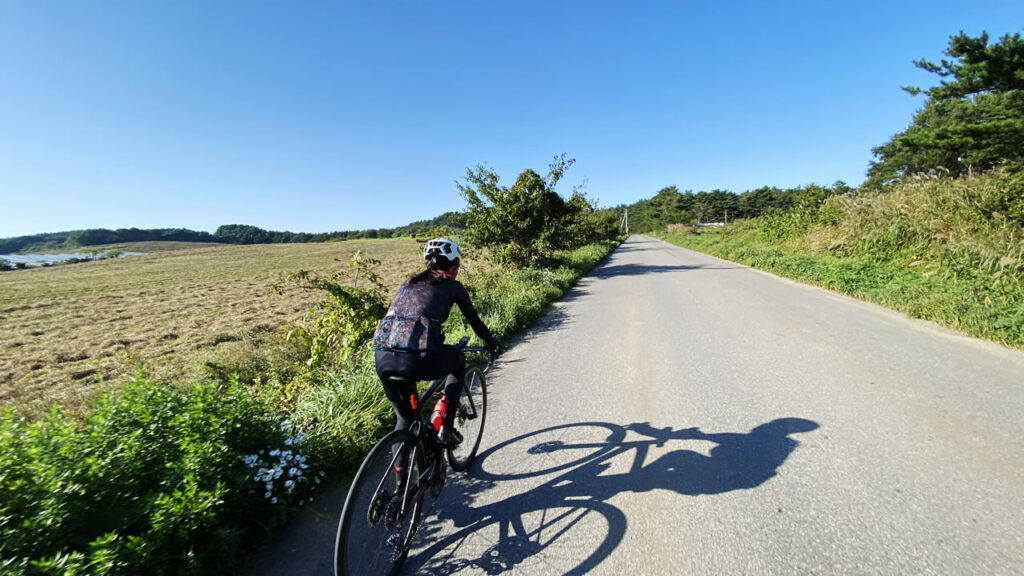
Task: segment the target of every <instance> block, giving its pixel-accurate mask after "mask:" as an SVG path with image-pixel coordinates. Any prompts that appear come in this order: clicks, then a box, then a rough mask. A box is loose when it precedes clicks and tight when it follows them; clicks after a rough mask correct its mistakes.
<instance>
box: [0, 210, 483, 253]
mask: <svg viewBox="0 0 1024 576" xmlns="http://www.w3.org/2000/svg"><path fill="white" fill-rule="evenodd" d="M462 218H463V215H462V214H461V213H458V212H447V213H445V214H442V215H440V216H438V217H436V218H432V219H430V220H419V221H416V222H413V223H411V224H407V225H405V226H401V227H398V228H371V229H367V230H348V231H340V232H324V233H319V234H310V233H306V232H275V231H272V230H264V229H262V228H257V227H256V226H247V225H244V224H226V225H224V226H221V227H219V228H217V231H216V232H214V233H213V234H210V233H209V232H196V231H195V230H187V229H184V228H159V229H153V230H140V229H138V228H119V229H117V230H107V229H105V228H94V229H90V230H73V231H70V232H50V233H46V234H34V235H32V236H18V237H15V238H3V239H0V254H12V253H15V252H29V251H38V250H64V249H70V248H83V247H88V246H101V245H104V244H122V243H125V242H220V243H223V244H277V243H293V242H327V241H329V240H349V239H354V238H391V237H398V236H416V235H420V234H427V233H429V232H431V231H433V230H438V229H449V230H459V229H461V228H464V223H463V219H462Z"/></svg>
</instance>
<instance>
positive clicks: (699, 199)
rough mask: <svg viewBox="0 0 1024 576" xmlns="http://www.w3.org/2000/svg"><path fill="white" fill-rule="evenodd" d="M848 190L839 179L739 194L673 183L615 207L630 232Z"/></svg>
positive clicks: (810, 202)
mask: <svg viewBox="0 0 1024 576" xmlns="http://www.w3.org/2000/svg"><path fill="white" fill-rule="evenodd" d="M852 190H853V188H851V187H850V186H848V185H847V184H846V183H844V182H842V181H837V182H836V183H834V184H832V186H828V187H826V186H818V185H816V184H811V185H808V186H801V187H798V188H788V189H782V188H778V187H775V186H763V187H761V188H758V189H756V190H750V191H747V192H743V193H742V194H736V193H734V192H730V191H728V190H712V191H710V192H696V193H695V192H693V191H692V190H687V191H685V192H680V191H679V188H677V187H676V186H666V187H664V188H662V189H661V190H659V191H658V192H657V194H655V195H654V197H653V198H647V199H645V200H640V201H638V202H634V203H633V204H629V205H625V204H623V205H620V206H618V207H617V208H615V210H616V212H618V213H619V214H624V213H627V212H628V215H629V230H630V231H631V232H653V231H655V230H664V229H665V228H666V227H667V226H668V225H669V224H690V225H694V224H704V223H712V222H729V221H732V220H737V219H740V218H756V217H758V216H761V215H763V214H765V213H768V212H771V211H774V212H787V211H789V210H791V209H793V208H799V207H810V206H817V205H818V204H820V203H821V202H823V201H824V200H825V199H826V198H828V197H829V196H833V195H835V194H847V193H850V192H851V191H852Z"/></svg>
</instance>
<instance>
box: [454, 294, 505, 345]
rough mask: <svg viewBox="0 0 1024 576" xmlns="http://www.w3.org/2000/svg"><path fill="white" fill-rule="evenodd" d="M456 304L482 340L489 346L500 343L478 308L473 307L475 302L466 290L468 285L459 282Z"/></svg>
mask: <svg viewBox="0 0 1024 576" xmlns="http://www.w3.org/2000/svg"><path fill="white" fill-rule="evenodd" d="M455 304H457V305H458V307H459V310H461V311H462V315H463V316H464V317H465V318H466V321H467V322H469V325H470V327H471V328H473V332H476V335H477V336H479V337H480V339H481V340H483V341H484V342H486V343H487V345H488V346H494V345H495V344H497V343H498V340H497V339H496V338H495V337H494V335H493V334H491V331H490V329H489V328H487V325H486V324H484V323H483V321H482V320H480V315H479V314H477V312H476V308H474V307H473V302H472V301H471V300H470V299H469V292H467V291H466V287H465V286H463V285H462V284H459V287H458V289H457V290H456V291H455Z"/></svg>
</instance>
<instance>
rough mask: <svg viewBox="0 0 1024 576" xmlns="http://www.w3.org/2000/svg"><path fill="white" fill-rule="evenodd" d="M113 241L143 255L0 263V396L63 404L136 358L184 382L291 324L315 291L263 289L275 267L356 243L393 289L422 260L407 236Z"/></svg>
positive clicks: (337, 263)
mask: <svg viewBox="0 0 1024 576" xmlns="http://www.w3.org/2000/svg"><path fill="white" fill-rule="evenodd" d="M167 244H171V243H167ZM117 248H119V249H121V250H126V251H139V252H146V253H147V254H145V255H143V256H131V257H126V258H120V259H113V260H102V261H97V262H85V263H79V264H71V265H63V266H54V267H49V268H34V269H27V270H15V271H8V272H3V273H0V352H2V354H0V405H3V406H15V407H17V408H18V410H19V412H22V413H24V414H36V415H38V414H40V413H42V412H43V411H45V410H47V409H48V408H49V406H50V405H52V404H53V403H54V402H57V403H59V404H60V405H61V406H62V407H65V408H67V409H70V410H72V411H74V410H75V409H76V408H78V407H80V406H82V405H83V403H84V402H86V401H87V400H88V399H89V398H90V397H92V396H93V395H94V393H95V392H96V391H97V389H98V388H99V387H101V386H102V383H103V382H116V381H117V380H118V379H119V378H121V377H123V376H125V375H128V374H132V373H134V371H135V370H136V367H137V366H141V367H142V368H143V369H144V370H145V371H146V373H147V374H149V375H151V376H152V377H155V378H157V379H165V380H168V381H171V380H174V381H188V380H190V379H191V378H193V377H195V376H197V375H199V374H200V371H201V369H200V365H201V364H202V362H204V361H205V360H208V359H210V358H215V357H216V356H217V355H218V354H220V353H223V350H224V348H225V347H230V346H232V345H233V344H234V343H238V342H242V341H246V340H252V339H257V340H258V339H260V338H261V337H262V336H263V335H266V334H269V333H272V332H274V331H275V330H276V329H278V328H280V327H282V326H284V325H286V324H290V323H292V322H294V321H295V320H297V319H298V318H299V317H300V316H301V315H302V313H303V312H304V311H305V310H306V308H307V307H308V306H309V304H311V303H312V302H313V301H314V300H315V299H317V298H318V297H319V296H320V294H314V293H304V292H303V291H301V290H299V289H298V288H291V289H289V290H287V291H286V293H285V294H284V295H282V296H274V297H272V298H270V297H268V295H267V294H268V288H269V287H270V286H271V285H273V284H274V283H275V282H278V281H280V280H281V279H282V277H283V276H284V275H286V274H288V273H290V272H295V271H297V270H300V269H305V270H311V271H321V272H328V271H333V270H337V269H340V268H345V267H347V265H348V262H349V260H350V258H351V257H352V254H353V253H355V251H356V250H362V251H364V252H365V253H367V254H369V255H371V256H373V257H375V258H377V259H379V260H381V261H382V262H383V264H382V265H381V266H380V268H379V270H378V272H379V273H380V274H381V276H382V278H383V280H384V282H385V284H386V285H387V286H389V287H392V286H397V284H398V282H399V281H400V279H401V278H402V277H403V276H405V275H408V274H410V273H411V272H414V271H416V270H417V269H418V268H419V266H420V262H421V260H420V258H421V257H420V248H419V244H417V243H416V242H415V241H414V240H411V239H391V240H358V241H348V242H331V243H322V244H273V245H257V246H214V247H202V248H195V247H192V246H190V245H188V244H181V243H174V245H162V244H161V243H146V244H144V245H139V244H126V245H118V246H117ZM167 248H173V249H172V250H166V249H167Z"/></svg>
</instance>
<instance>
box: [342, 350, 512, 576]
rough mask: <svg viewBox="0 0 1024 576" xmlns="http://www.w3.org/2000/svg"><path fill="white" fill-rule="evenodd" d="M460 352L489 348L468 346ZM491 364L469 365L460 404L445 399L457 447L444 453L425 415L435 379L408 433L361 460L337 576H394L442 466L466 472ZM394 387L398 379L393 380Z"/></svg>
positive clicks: (393, 436)
mask: <svg viewBox="0 0 1024 576" xmlns="http://www.w3.org/2000/svg"><path fill="white" fill-rule="evenodd" d="M468 342H469V338H462V339H461V340H459V343H458V344H457V347H458V348H459V349H460V350H462V351H464V352H484V351H487V348H484V347H479V346H468V345H467V344H468ZM493 363H494V354H493V353H491V354H490V357H489V360H488V362H487V364H486V365H484V366H478V365H469V366H468V367H467V368H466V375H465V379H464V380H463V387H462V396H461V398H459V400H458V402H453V401H452V400H451V399H447V408H446V409H447V410H455V429H456V430H457V431H458V432H459V433H460V434H461V435H462V438H463V440H462V442H461V443H460V444H459V445H458V446H455V447H442V446H441V444H440V443H439V442H438V440H437V431H436V430H435V429H434V426H433V425H432V424H431V422H430V420H429V419H428V418H426V417H425V416H424V414H425V412H424V409H425V407H426V406H427V405H428V404H429V402H430V399H431V398H432V397H433V396H434V395H435V394H437V393H438V391H439V390H441V389H442V388H443V386H444V381H445V378H439V379H437V380H435V381H434V382H433V383H432V384H431V385H430V387H429V388H427V390H426V391H425V392H423V394H421V395H419V396H418V397H417V395H415V394H413V395H412V396H411V397H410V403H411V404H412V408H413V410H414V412H415V413H416V415H417V418H415V419H414V420H413V423H412V426H411V427H410V428H409V429H408V430H395V431H392V432H390V433H389V434H387V435H386V436H384V438H382V439H381V440H380V441H379V442H377V444H376V445H374V447H373V448H372V449H371V450H370V453H369V454H368V455H367V456H366V459H365V460H363V463H362V465H361V466H360V467H359V471H358V472H356V475H355V478H353V479H352V486H351V487H350V488H349V491H348V497H347V498H346V499H345V506H344V508H343V509H342V513H341V521H340V522H339V524H338V536H337V542H336V544H335V547H334V573H335V576H358V575H361V574H374V575H379V574H388V575H392V574H397V573H398V571H399V570H400V569H401V567H402V565H403V564H404V563H405V559H406V557H407V556H408V554H409V549H410V547H411V546H412V542H413V539H414V538H415V536H416V529H417V528H418V527H419V522H420V514H421V513H422V511H423V498H424V497H425V496H426V494H427V492H430V494H431V496H432V497H434V498H437V497H438V496H439V495H440V494H441V490H442V489H443V488H444V483H445V477H446V475H447V466H446V465H445V463H446V461H447V464H448V465H450V466H451V467H452V469H453V470H455V471H457V472H462V471H464V470H466V468H468V467H469V465H470V463H471V462H472V461H473V458H474V457H475V456H476V453H477V450H478V449H479V448H480V438H481V437H482V436H483V430H484V421H485V420H486V417H487V377H486V374H487V373H488V372H489V371H490V368H491V366H492V365H493ZM396 381H397V380H396Z"/></svg>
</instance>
